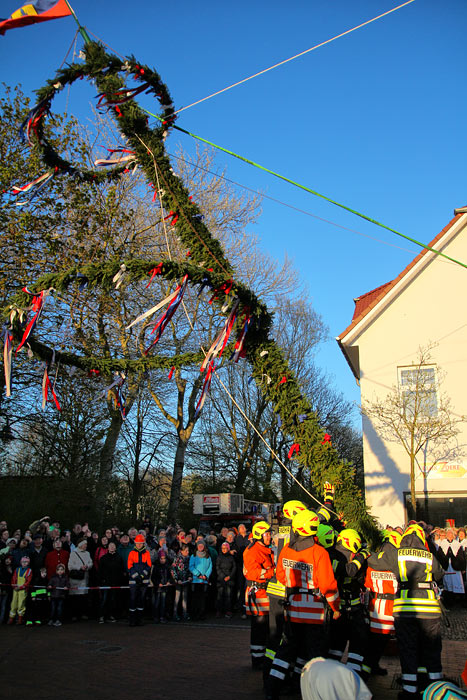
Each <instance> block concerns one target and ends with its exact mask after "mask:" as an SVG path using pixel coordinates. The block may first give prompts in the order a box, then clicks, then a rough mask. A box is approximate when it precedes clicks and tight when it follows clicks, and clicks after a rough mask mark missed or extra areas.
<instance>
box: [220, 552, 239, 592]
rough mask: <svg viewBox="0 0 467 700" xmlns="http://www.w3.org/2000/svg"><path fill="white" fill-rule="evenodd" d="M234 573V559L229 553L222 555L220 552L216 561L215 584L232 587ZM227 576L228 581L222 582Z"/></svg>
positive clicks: (235, 568) (235, 570)
mask: <svg viewBox="0 0 467 700" xmlns="http://www.w3.org/2000/svg"><path fill="white" fill-rule="evenodd" d="M236 572H237V565H236V564H235V559H234V557H233V556H232V555H231V554H229V553H227V554H224V553H223V552H221V553H220V554H219V556H218V557H217V561H216V574H217V583H218V584H222V585H225V584H226V583H228V584H229V585H230V586H233V585H234V583H235V574H236ZM227 576H230V580H229V581H225V580H224V579H225V578H226V577H227Z"/></svg>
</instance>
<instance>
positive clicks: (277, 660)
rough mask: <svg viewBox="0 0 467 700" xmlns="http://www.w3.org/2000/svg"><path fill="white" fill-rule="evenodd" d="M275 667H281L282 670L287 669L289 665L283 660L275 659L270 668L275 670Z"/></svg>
mask: <svg viewBox="0 0 467 700" xmlns="http://www.w3.org/2000/svg"><path fill="white" fill-rule="evenodd" d="M276 666H281V667H282V668H289V666H290V663H289V662H288V661H284V660H283V659H275V661H274V663H273V665H272V667H273V668H275V667H276Z"/></svg>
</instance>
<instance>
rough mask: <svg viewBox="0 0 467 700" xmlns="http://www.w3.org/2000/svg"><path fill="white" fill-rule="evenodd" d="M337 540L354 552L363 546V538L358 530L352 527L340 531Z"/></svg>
mask: <svg viewBox="0 0 467 700" xmlns="http://www.w3.org/2000/svg"><path fill="white" fill-rule="evenodd" d="M337 542H338V544H341V545H342V546H343V547H345V549H348V550H349V551H350V552H353V553H354V554H355V553H356V552H358V550H359V549H360V547H361V546H362V538H361V537H360V535H359V534H358V532H357V531H356V530H352V528H350V527H348V528H346V529H345V530H342V531H341V532H339V534H338V536H337Z"/></svg>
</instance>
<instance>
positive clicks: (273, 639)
mask: <svg viewBox="0 0 467 700" xmlns="http://www.w3.org/2000/svg"><path fill="white" fill-rule="evenodd" d="M284 602H285V601H284V598H279V597H278V596H275V595H270V596H269V635H268V639H267V644H266V653H265V658H264V664H263V676H264V678H265V679H266V678H267V677H268V675H269V671H270V670H271V664H272V662H273V661H274V657H275V655H276V652H277V650H278V649H279V645H280V643H281V640H282V634H283V631H284V622H285V619H284Z"/></svg>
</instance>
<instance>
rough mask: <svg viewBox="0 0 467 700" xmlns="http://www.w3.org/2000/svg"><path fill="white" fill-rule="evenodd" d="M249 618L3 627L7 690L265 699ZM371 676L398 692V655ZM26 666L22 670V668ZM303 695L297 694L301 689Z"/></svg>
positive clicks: (0, 672)
mask: <svg viewBox="0 0 467 700" xmlns="http://www.w3.org/2000/svg"><path fill="white" fill-rule="evenodd" d="M450 618H451V621H452V627H451V628H450V630H449V631H446V634H445V636H450V637H457V638H451V639H445V640H444V643H443V664H444V671H445V674H446V675H447V676H449V677H451V678H453V679H458V678H459V676H460V674H461V672H462V670H463V668H464V665H465V661H466V658H467V645H466V639H467V634H466V629H467V611H457V612H453V613H452V614H450ZM248 644H249V628H248V623H247V622H244V621H242V620H239V619H236V618H233V619H232V620H220V621H216V620H214V619H210V620H208V621H206V622H205V623H200V624H197V625H195V624H194V623H187V624H170V623H169V624H167V625H153V624H146V625H145V626H144V627H141V628H129V627H128V626H127V625H126V624H124V623H123V621H122V622H118V623H116V624H105V625H99V624H97V622H95V621H89V622H81V623H74V624H68V625H63V627H61V628H58V629H57V628H50V627H43V628H31V627H6V626H5V625H3V626H2V627H1V628H0V678H1V681H0V687H1V696H2V697H3V698H6V699H7V700H10V698H11V699H12V700H13V698H14V699H15V700H17V698H28V699H29V698H31V699H33V700H57V698H58V699H60V700H61V699H62V698H65V699H66V700H83V697H86V696H91V697H92V698H93V700H128V698H131V699H132V700H261V698H262V679H261V674H258V673H254V672H253V671H251V669H250V659H249V655H248ZM382 665H383V666H385V667H386V668H387V669H388V671H389V673H388V676H386V677H384V678H377V679H375V680H373V681H372V682H371V683H370V687H371V689H372V691H373V693H374V697H375V699H376V700H386V698H388V699H390V698H395V697H397V689H398V686H397V684H396V679H397V677H398V676H399V673H400V669H399V662H398V658H397V656H393V657H384V658H383V660H382ZM21 669H23V670H21ZM295 697H297V696H295Z"/></svg>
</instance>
